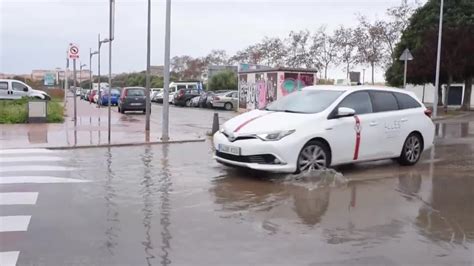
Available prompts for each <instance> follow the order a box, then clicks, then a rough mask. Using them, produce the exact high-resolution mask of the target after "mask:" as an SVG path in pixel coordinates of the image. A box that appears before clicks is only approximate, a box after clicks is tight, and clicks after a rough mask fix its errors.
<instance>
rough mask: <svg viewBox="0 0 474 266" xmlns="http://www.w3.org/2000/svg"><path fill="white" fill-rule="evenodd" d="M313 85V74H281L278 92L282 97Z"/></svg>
mask: <svg viewBox="0 0 474 266" xmlns="http://www.w3.org/2000/svg"><path fill="white" fill-rule="evenodd" d="M313 84H314V75H313V74H299V73H281V74H280V86H279V87H280V91H281V94H282V95H283V96H285V95H288V94H290V93H292V92H295V91H299V90H301V89H302V88H304V87H306V86H311V85H313Z"/></svg>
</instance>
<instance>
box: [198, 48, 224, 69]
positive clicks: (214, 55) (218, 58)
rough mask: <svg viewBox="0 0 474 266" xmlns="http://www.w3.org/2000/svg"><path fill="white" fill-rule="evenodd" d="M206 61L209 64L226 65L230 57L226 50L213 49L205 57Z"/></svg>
mask: <svg viewBox="0 0 474 266" xmlns="http://www.w3.org/2000/svg"><path fill="white" fill-rule="evenodd" d="M204 62H205V63H206V64H207V65H208V66H209V65H226V64H228V63H229V57H228V56H227V52H226V51H225V50H212V51H211V52H210V53H209V54H208V55H207V56H206V57H205V58H204Z"/></svg>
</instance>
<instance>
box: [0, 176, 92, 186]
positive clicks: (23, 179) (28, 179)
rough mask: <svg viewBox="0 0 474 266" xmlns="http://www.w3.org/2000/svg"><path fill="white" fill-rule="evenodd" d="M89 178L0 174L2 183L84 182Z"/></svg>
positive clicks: (0, 182) (0, 183)
mask: <svg viewBox="0 0 474 266" xmlns="http://www.w3.org/2000/svg"><path fill="white" fill-rule="evenodd" d="M86 182H90V181H89V180H82V179H74V178H64V177H55V176H0V185H2V184H27V183H28V184H54V183H86Z"/></svg>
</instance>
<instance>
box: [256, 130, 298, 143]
mask: <svg viewBox="0 0 474 266" xmlns="http://www.w3.org/2000/svg"><path fill="white" fill-rule="evenodd" d="M293 133H295V130H294V129H292V130H284V131H277V132H272V133H264V134H257V137H258V138H259V139H261V140H263V141H277V140H280V139H282V138H284V137H286V136H288V135H291V134H293Z"/></svg>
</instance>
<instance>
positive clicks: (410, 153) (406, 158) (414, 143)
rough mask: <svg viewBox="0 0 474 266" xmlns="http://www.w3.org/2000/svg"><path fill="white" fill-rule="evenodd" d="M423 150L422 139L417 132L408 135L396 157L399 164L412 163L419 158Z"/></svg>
mask: <svg viewBox="0 0 474 266" xmlns="http://www.w3.org/2000/svg"><path fill="white" fill-rule="evenodd" d="M422 151H423V141H422V139H421V136H420V135H419V134H417V133H411V134H410V135H408V137H407V139H406V140H405V143H404V144H403V149H402V153H401V154H400V157H399V158H398V162H399V163H400V164H401V165H414V164H416V163H417V162H418V160H420V157H421V153H422Z"/></svg>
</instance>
